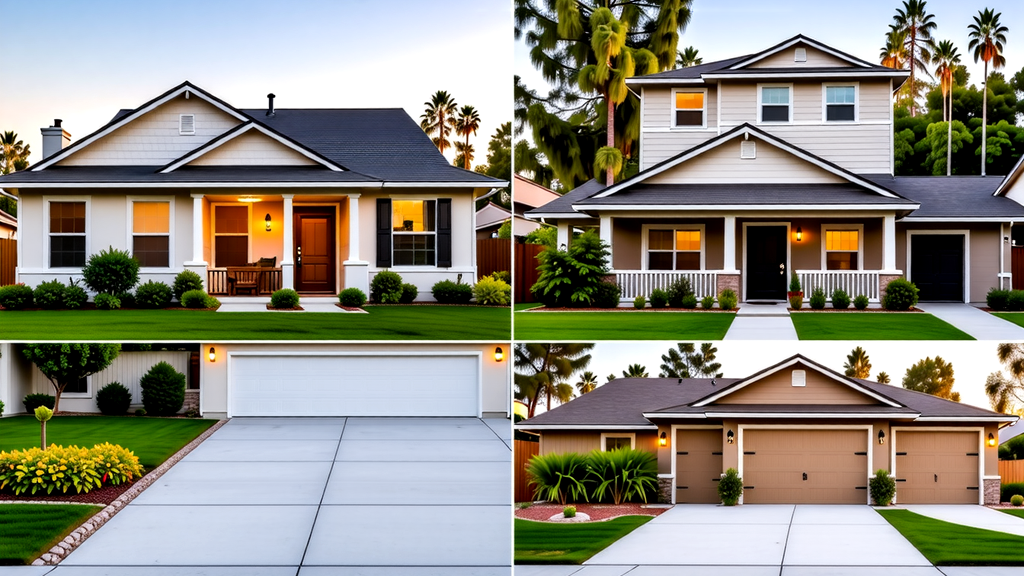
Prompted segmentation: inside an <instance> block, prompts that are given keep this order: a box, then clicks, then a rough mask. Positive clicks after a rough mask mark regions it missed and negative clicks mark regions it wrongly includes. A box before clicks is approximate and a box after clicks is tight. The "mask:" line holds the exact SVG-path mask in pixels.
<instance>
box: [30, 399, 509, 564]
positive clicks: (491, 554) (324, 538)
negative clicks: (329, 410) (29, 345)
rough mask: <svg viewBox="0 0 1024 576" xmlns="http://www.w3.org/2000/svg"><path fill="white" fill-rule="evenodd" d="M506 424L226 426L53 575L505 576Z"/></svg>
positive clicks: (283, 421)
mask: <svg viewBox="0 0 1024 576" xmlns="http://www.w3.org/2000/svg"><path fill="white" fill-rule="evenodd" d="M509 444H511V427H510V425H509V423H508V421H507V420H497V421H494V422H486V421H484V420H480V419H476V418H420V419H417V418H348V419H345V418H246V419H241V418H236V419H233V420H231V421H230V422H229V423H228V424H227V425H226V426H224V427H223V428H221V429H220V430H218V431H217V432H215V433H214V434H213V435H212V436H211V437H210V438H209V439H208V440H206V441H205V442H204V443H203V444H202V445H200V446H199V447H198V448H196V449H195V450H194V451H193V452H192V453H190V454H189V455H188V456H187V457H185V458H184V459H183V460H182V461H181V462H179V463H178V464H177V465H175V466H174V468H172V469H171V470H170V471H169V472H168V473H167V474H165V475H164V476H163V477H162V478H160V479H159V480H158V481H157V482H156V483H155V484H154V485H153V486H151V487H150V488H149V489H148V490H146V491H145V492H144V493H143V494H142V495H140V496H139V497H138V498H137V499H135V501H134V502H132V503H131V504H130V505H128V506H127V507H125V509H124V510H122V511H121V512H120V513H119V514H118V515H117V516H115V517H114V518H113V519H111V520H110V522H108V523H107V524H106V525H105V526H103V527H102V528H100V529H99V530H98V531H97V532H96V534H94V535H93V536H92V537H91V538H89V539H88V540H87V541H86V542H85V543H84V544H83V545H82V546H81V547H79V548H78V549H77V550H75V551H74V552H72V553H71V554H70V555H69V556H68V558H67V559H65V560H64V562H63V563H62V564H61V565H60V566H59V567H57V568H56V569H55V570H53V571H52V572H50V573H51V574H53V575H54V576H98V575H100V574H110V575H114V576H120V575H124V576H128V575H142V576H148V575H159V576H171V575H172V574H173V575H175V576H177V575H200V574H202V575H207V576H236V575H237V576H242V575H257V576H278V575H281V576H283V575H285V574H288V575H290V576H295V575H296V574H301V575H304V576H319V575H327V574H341V575H350V574H373V575H377V576H386V575H387V576H390V575H405V574H409V575H412V576H426V575H435V574H436V575H442V574H452V575H456V576H459V575H462V574H470V573H472V574H482V575H487V576H490V575H498V574H501V575H503V576H508V575H509V574H510V572H511V553H510V546H509V543H510V541H511V538H512V534H511V524H510V522H509V518H510V517H511V514H512V508H511V502H510V498H509V494H510V492H511V479H510V474H509V466H510V465H511V450H510V449H509Z"/></svg>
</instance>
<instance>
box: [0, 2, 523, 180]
mask: <svg viewBox="0 0 1024 576" xmlns="http://www.w3.org/2000/svg"><path fill="white" fill-rule="evenodd" d="M511 18H512V5H511V1H510V0H443V1H441V2H411V1H401V2H362V1H352V0H343V1H341V0H292V1H290V2H269V1H266V0H245V1H241V0H214V1H209V0H207V1H198V0H180V1H176V2H131V1H128V0H95V1H94V0H90V1H89V2H73V1H70V0H59V1H47V2H6V1H5V2H0V21H2V22H3V24H4V37H5V38H7V40H6V41H5V43H6V45H7V47H8V51H6V52H5V56H4V58H3V59H0V131H6V130H14V131H16V132H17V133H18V134H19V135H20V136H21V138H22V139H23V140H24V141H25V142H26V143H28V144H30V145H31V147H32V151H33V154H32V156H31V157H30V161H32V162H33V163H34V162H36V161H38V160H40V157H39V155H40V153H41V152H42V139H41V136H40V133H39V129H40V128H42V127H43V126H49V125H50V123H51V122H52V121H53V119H54V118H61V119H62V120H64V128H65V129H66V130H67V131H68V132H70V133H71V136H72V140H77V139H78V138H81V137H84V136H86V135H87V134H89V133H91V132H93V131H94V130H96V129H97V128H99V127H100V126H102V125H103V124H105V123H106V122H107V121H109V120H110V119H111V118H112V117H113V116H114V113H115V112H117V110H118V109H120V108H134V107H136V106H139V105H140V104H143V103H144V102H146V101H147V100H150V99H151V98H154V97H156V96H158V95H159V94H161V93H162V92H164V91H166V90H168V89H170V88H172V87H174V86H176V85H178V84H180V83H181V82H182V81H184V80H190V81H192V82H193V83H195V84H197V85H198V86H200V87H202V88H204V89H206V90H207V91H209V92H211V93H213V94H214V95H216V96H218V97H220V98H222V99H224V100H225V101H227V102H228V103H229V104H231V105H233V106H236V107H240V108H257V107H263V106H266V104H267V99H266V95H267V93H269V92H273V93H275V94H276V95H277V99H276V101H275V105H276V106H277V107H279V108H380V107H400V108H404V109H405V110H406V111H407V112H408V113H409V114H410V115H411V116H412V117H413V118H414V119H416V120H417V121H419V116H420V114H421V113H422V112H423V108H424V106H423V103H424V102H425V101H427V100H428V99H429V98H430V96H431V94H433V93H434V92H435V91H437V90H447V91H448V92H449V93H451V94H452V95H453V97H454V98H455V100H456V102H458V103H459V105H463V104H471V105H473V106H476V108H477V110H479V113H480V117H481V119H482V123H481V126H480V130H479V133H478V135H477V137H475V138H473V139H471V142H472V143H473V145H474V148H475V150H476V160H475V161H474V165H475V164H477V163H479V162H484V161H485V160H486V153H487V141H488V139H489V138H490V136H491V135H492V134H493V133H494V132H495V130H496V129H497V128H498V126H499V125H500V124H501V123H502V122H506V121H510V120H511V119H512V99H511V87H512V73H511V66H512V53H513V43H512V19H511ZM448 156H449V158H453V157H454V154H453V153H452V154H448Z"/></svg>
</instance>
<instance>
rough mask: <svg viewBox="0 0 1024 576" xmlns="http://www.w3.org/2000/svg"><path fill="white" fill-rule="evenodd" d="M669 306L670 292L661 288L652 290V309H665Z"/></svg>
mask: <svg viewBox="0 0 1024 576" xmlns="http://www.w3.org/2000/svg"><path fill="white" fill-rule="evenodd" d="M665 306H668V292H665V291H664V290H662V289H661V288H655V289H654V290H651V308H664V307H665Z"/></svg>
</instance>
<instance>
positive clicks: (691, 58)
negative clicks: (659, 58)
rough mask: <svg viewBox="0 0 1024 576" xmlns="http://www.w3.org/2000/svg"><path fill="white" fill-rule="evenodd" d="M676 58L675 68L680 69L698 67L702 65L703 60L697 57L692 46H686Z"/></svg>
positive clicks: (695, 50)
mask: <svg viewBox="0 0 1024 576" xmlns="http://www.w3.org/2000/svg"><path fill="white" fill-rule="evenodd" d="M678 54H679V55H678V56H677V57H676V66H679V67H680V68H688V67H690V66H700V65H701V64H703V63H704V59H703V58H701V57H700V56H698V55H697V49H696V48H694V47H693V46H687V47H686V48H684V49H682V50H680V51H679V52H678Z"/></svg>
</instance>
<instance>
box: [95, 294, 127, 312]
mask: <svg viewBox="0 0 1024 576" xmlns="http://www.w3.org/2000/svg"><path fill="white" fill-rule="evenodd" d="M93 303H94V304H96V308H97V309H99V310H117V309H118V308H120V307H121V299H120V298H118V297H117V296H113V295H111V294H104V293H100V294H97V295H96V297H95V298H93Z"/></svg>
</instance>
